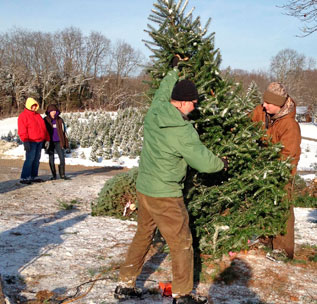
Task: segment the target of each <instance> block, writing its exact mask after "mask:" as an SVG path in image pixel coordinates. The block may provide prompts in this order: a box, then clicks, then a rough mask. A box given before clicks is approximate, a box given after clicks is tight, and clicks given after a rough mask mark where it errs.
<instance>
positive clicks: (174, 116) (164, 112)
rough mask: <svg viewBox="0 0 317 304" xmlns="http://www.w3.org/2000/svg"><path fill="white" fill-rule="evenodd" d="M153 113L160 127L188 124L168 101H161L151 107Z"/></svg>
mask: <svg viewBox="0 0 317 304" xmlns="http://www.w3.org/2000/svg"><path fill="white" fill-rule="evenodd" d="M152 111H153V114H154V115H156V117H157V121H158V125H159V127H160V128H167V127H182V126H185V125H187V124H188V121H185V120H184V119H183V116H182V115H181V112H180V111H179V110H178V109H177V108H176V107H174V106H173V105H172V104H171V103H170V102H164V103H161V104H159V105H157V106H155V107H154V108H153V110H152Z"/></svg>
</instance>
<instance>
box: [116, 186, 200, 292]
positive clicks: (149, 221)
mask: <svg viewBox="0 0 317 304" xmlns="http://www.w3.org/2000/svg"><path fill="white" fill-rule="evenodd" d="M137 197H138V201H139V207H138V228H137V232H136V234H135V236H134V238H133V241H132V243H131V245H130V248H129V250H128V253H127V257H126V260H125V262H124V264H123V265H122V266H121V268H120V279H121V280H122V281H123V282H126V283H128V284H131V286H134V285H135V281H136V278H137V276H138V275H139V274H140V273H141V271H142V266H143V264H144V259H145V256H146V254H147V252H148V251H149V248H150V245H151V242H152V239H153V236H154V232H155V229H156V227H158V229H159V230H160V232H161V235H162V236H163V237H164V239H165V240H166V242H167V244H168V246H169V249H170V252H171V258H172V272H173V282H172V292H173V294H178V295H185V294H188V293H190V292H191V291H192V289H193V263H194V262H193V247H192V235H191V232H190V229H189V224H188V222H189V219H188V212H187V210H186V207H185V205H184V201H183V198H182V197H150V196H146V195H144V194H142V193H140V192H137Z"/></svg>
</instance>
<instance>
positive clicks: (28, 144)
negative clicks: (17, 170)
mask: <svg viewBox="0 0 317 304" xmlns="http://www.w3.org/2000/svg"><path fill="white" fill-rule="evenodd" d="M23 146H24V150H25V151H26V152H30V151H31V146H30V143H29V142H28V141H25V142H24V143H23Z"/></svg>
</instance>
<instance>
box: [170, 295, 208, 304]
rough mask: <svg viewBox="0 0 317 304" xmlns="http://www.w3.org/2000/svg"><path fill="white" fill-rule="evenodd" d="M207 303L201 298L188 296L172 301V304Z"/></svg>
mask: <svg viewBox="0 0 317 304" xmlns="http://www.w3.org/2000/svg"><path fill="white" fill-rule="evenodd" d="M204 303H208V299H207V298H206V297H203V296H198V295H194V294H189V295H185V296H181V297H179V298H174V299H173V304H204Z"/></svg>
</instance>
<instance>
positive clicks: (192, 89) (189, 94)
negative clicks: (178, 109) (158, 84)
mask: <svg viewBox="0 0 317 304" xmlns="http://www.w3.org/2000/svg"><path fill="white" fill-rule="evenodd" d="M172 99H174V100H177V101H192V100H196V99H198V91H197V88H196V86H195V84H194V83H193V82H191V81H190V80H188V79H184V80H181V81H180V82H178V83H177V84H176V85H175V86H174V89H173V92H172Z"/></svg>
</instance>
